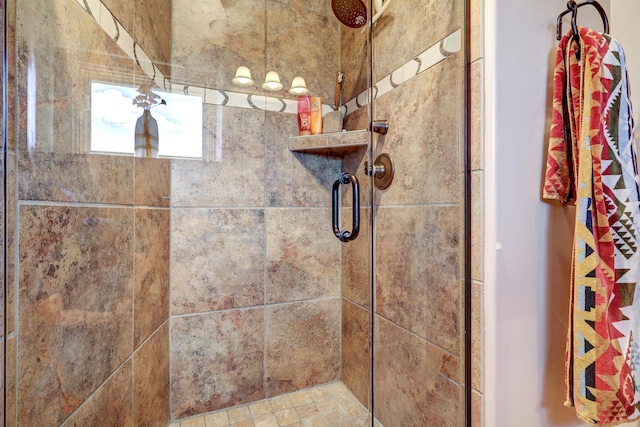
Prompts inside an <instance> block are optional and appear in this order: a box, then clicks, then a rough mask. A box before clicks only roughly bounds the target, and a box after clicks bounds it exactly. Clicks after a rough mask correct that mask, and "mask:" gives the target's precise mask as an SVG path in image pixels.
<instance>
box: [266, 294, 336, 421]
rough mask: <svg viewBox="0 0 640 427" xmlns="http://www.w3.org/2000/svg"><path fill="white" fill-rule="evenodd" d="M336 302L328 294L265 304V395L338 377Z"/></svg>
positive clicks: (325, 381)
mask: <svg viewBox="0 0 640 427" xmlns="http://www.w3.org/2000/svg"><path fill="white" fill-rule="evenodd" d="M339 304H340V300H339V299H338V298H330V299H322V300H317V301H310V302H298V303H292V304H283V305H278V306H273V307H268V308H267V340H266V342H267V349H266V351H267V354H266V387H267V390H266V393H267V396H275V395H279V394H282V393H286V392H290V391H295V390H300V389H303V388H307V387H311V386H314V385H317V384H323V383H327V382H330V381H335V380H337V379H338V376H339V373H340V305H339ZM272 405H273V404H272ZM274 410H276V407H275V406H274Z"/></svg>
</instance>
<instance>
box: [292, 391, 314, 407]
mask: <svg viewBox="0 0 640 427" xmlns="http://www.w3.org/2000/svg"><path fill="white" fill-rule="evenodd" d="M289 398H290V399H291V403H293V406H301V405H306V404H308V403H313V399H311V396H309V393H307V392H306V391H305V390H302V391H298V392H296V393H291V394H290V395H289Z"/></svg>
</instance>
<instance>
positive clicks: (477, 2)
mask: <svg viewBox="0 0 640 427" xmlns="http://www.w3.org/2000/svg"><path fill="white" fill-rule="evenodd" d="M470 17H471V28H470V31H471V60H472V61H475V60H476V59H478V58H481V57H484V28H483V27H484V25H483V22H484V2H483V1H482V0H471V13H470Z"/></svg>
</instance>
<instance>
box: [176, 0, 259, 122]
mask: <svg viewBox="0 0 640 427" xmlns="http://www.w3.org/2000/svg"><path fill="white" fill-rule="evenodd" d="M263 4H264V3H261V4H260V6H259V7H256V3H255V1H254V0H237V1H233V2H227V3H224V5H223V4H222V3H221V2H212V1H209V0H196V1H194V0H174V1H173V8H172V12H173V16H172V25H171V40H172V47H171V49H172V56H171V60H172V69H171V75H172V80H173V81H174V82H176V83H177V82H184V83H187V84H196V85H199V86H206V87H210V88H217V89H232V90H235V91H237V90H238V87H237V86H232V85H231V80H232V79H233V77H234V75H235V72H236V68H237V67H238V66H240V65H244V66H247V67H249V69H250V70H251V73H252V76H253V78H254V80H255V82H256V84H255V86H253V87H251V88H249V89H251V91H253V92H258V93H261V92H263V90H262V88H261V85H262V82H263V81H264V76H265V75H266V70H265V61H266V53H265V38H266V34H265V28H266V9H265V7H264V6H262V5H263ZM230 47H231V48H230ZM243 91H244V88H243ZM225 111H226V110H225Z"/></svg>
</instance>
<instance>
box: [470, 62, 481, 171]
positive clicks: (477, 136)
mask: <svg viewBox="0 0 640 427" xmlns="http://www.w3.org/2000/svg"><path fill="white" fill-rule="evenodd" d="M483 66H484V61H476V62H474V63H473V64H471V169H472V170H474V171H475V170H480V169H483V165H484V153H483V147H484V144H483V143H482V142H483V141H484V134H483V125H482V124H483V121H484V96H483V94H484V88H483Z"/></svg>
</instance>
